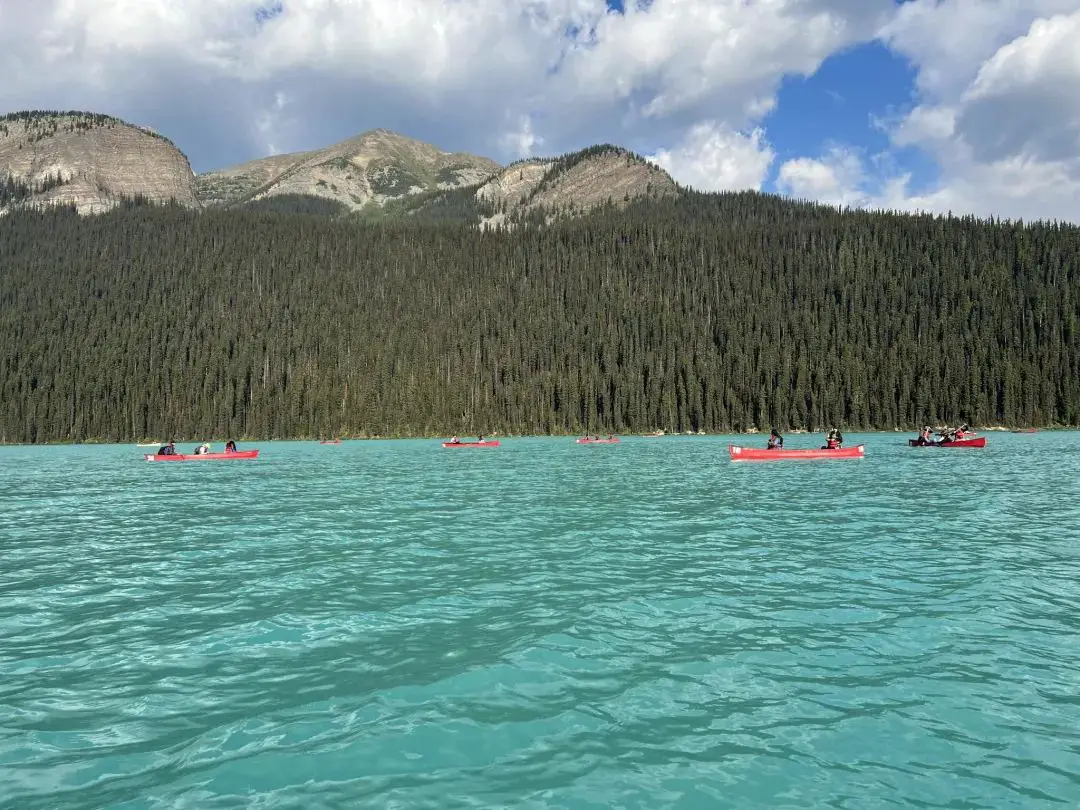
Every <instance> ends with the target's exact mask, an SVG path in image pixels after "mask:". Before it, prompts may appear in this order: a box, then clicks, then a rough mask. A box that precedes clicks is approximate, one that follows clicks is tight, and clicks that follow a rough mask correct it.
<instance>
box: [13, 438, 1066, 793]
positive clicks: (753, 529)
mask: <svg viewBox="0 0 1080 810" xmlns="http://www.w3.org/2000/svg"><path fill="white" fill-rule="evenodd" d="M849 438H850V437H849ZM860 440H865V442H866V444H867V458H866V459H864V460H862V461H856V462H843V463H838V462H836V463H814V462H811V463H797V464H762V465H754V464H731V463H730V462H729V461H728V460H727V457H726V453H725V442H724V440H723V439H722V438H682V437H668V438H664V439H660V440H634V439H627V440H625V441H624V442H623V444H621V445H618V446H611V447H579V446H576V445H574V444H573V443H572V442H571V441H568V440H561V439H560V440H555V439H548V440H540V439H521V440H507V441H506V442H505V443H504V446H503V447H502V448H500V449H499V450H497V451H484V452H472V453H470V452H452V453H451V452H444V451H442V450H441V448H440V447H439V446H438V444H437V443H433V442H420V441H405V442H349V443H345V444H343V445H340V446H333V447H327V446H319V445H313V444H302V443H265V444H263V445H261V446H262V448H263V455H262V458H260V459H259V460H258V461H256V462H251V463H246V462H245V463H235V464H219V465H211V464H207V465H151V464H145V463H143V462H140V461H138V459H139V458H140V455H139V453H138V452H137V451H136V449H135V448H131V447H68V448H56V447H49V448H3V449H0V553H2V559H3V561H4V562H3V565H2V566H0V638H2V639H3V644H2V645H0V806H12V807H19V808H20V809H21V808H28V809H30V810H33V809H34V808H53V807H64V808H99V807H105V806H108V807H122V808H159V807H161V808H165V807H168V808H183V807H192V808H215V807H222V808H225V807H229V808H232V807H237V806H244V807H253V808H293V807H297V808H300V807H302V808H318V807H327V808H331V807H335V808H336V807H342V806H363V805H367V804H374V805H377V806H379V807H386V808H405V807H408V808H425V807H431V808H447V807H485V808H486V807H493V806H514V807H522V808H590V807H597V808H600V807H603V808H608V807H615V806H618V807H626V808H637V807H640V808H657V807H678V808H696V807H707V808H721V807H731V808H743V807H758V806H761V807H765V806H767V807H791V808H806V807H818V806H830V807H842V808H865V807H873V806H886V805H888V806H900V807H935V808H936V807H940V808H945V807H954V808H959V807H993V808H1007V807H1018V808H1019V807H1023V808H1030V807H1036V806H1048V807H1050V806H1055V807H1056V806H1061V805H1065V806H1076V805H1077V804H1078V803H1080V699H1078V698H1077V697H1076V696H1077V694H1080V645H1077V644H1076V641H1075V639H1076V638H1077V632H1078V629H1080V628H1078V622H1080V618H1078V617H1080V586H1078V585H1077V583H1078V582H1080V546H1078V540H1080V532H1078V531H1077V530H1076V528H1075V527H1076V526H1078V525H1080V484H1078V483H1077V482H1078V481H1080V477H1078V473H1080V435H1077V434H1073V433H1047V434H1037V435H1035V436H1022V437H1021V436H1011V435H992V436H991V441H990V446H989V447H988V448H986V450H985V451H983V452H952V453H951V452H946V451H933V450H929V451H927V450H911V449H909V448H907V447H905V446H904V443H903V441H902V439H900V438H898V437H895V436H888V435H871V436H866V437H860ZM808 441H811V440H808ZM795 442H796V437H793V439H792V443H793V444H794V443H795Z"/></svg>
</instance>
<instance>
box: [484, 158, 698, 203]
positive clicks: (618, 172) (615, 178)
mask: <svg viewBox="0 0 1080 810" xmlns="http://www.w3.org/2000/svg"><path fill="white" fill-rule="evenodd" d="M679 193H680V192H679V187H678V186H677V185H676V183H675V181H674V180H672V179H671V175H669V174H668V173H667V172H665V171H664V170H663V169H661V168H660V167H659V166H656V165H654V164H652V163H649V162H648V161H647V160H645V159H644V158H642V157H641V156H640V155H635V154H634V153H632V152H629V151H627V150H625V149H622V148H621V147H618V146H612V145H611V144H603V145H600V146H593V147H590V148H588V149H583V150H581V151H579V152H573V153H571V154H569V155H564V156H563V157H561V158H556V159H553V160H542V159H530V160H522V161H518V162H517V163H514V164H511V165H510V166H508V167H507V168H505V169H503V170H502V171H501V172H499V173H498V174H497V175H495V176H494V177H492V178H491V179H490V180H488V181H487V182H486V183H484V184H483V185H482V186H481V187H480V188H479V189H478V190H477V192H476V196H477V198H478V199H479V200H482V201H484V202H487V203H489V204H490V205H492V206H493V207H494V208H495V209H496V210H497V211H498V212H500V214H501V215H502V216H504V217H505V216H509V217H511V218H512V219H513V218H517V219H520V218H522V217H524V216H527V215H529V214H530V213H533V212H537V211H545V212H557V211H564V212H566V211H572V212H575V213H584V212H586V211H590V210H592V209H594V208H596V207H597V206H600V205H604V204H606V203H612V204H615V205H620V204H623V203H626V202H629V201H630V200H636V199H639V198H641V197H650V198H654V199H655V198H661V197H671V196H676V195H677V194H679ZM492 219H493V220H495V221H498V219H499V214H497V215H496V216H495V217H493V218H492Z"/></svg>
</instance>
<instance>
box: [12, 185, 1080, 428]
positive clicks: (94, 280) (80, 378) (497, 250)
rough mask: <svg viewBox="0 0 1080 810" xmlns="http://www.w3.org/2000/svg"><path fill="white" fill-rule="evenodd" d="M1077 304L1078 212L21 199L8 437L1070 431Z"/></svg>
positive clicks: (706, 203)
mask: <svg viewBox="0 0 1080 810" xmlns="http://www.w3.org/2000/svg"><path fill="white" fill-rule="evenodd" d="M15 193H18V192H17V190H16V191H15ZM1078 307H1080V230H1078V229H1076V228H1072V227H1065V226H1061V227H1058V226H1051V225H1032V226H1019V225H998V224H991V223H983V222H978V221H975V220H972V219H948V218H933V217H910V216H902V215H890V214H881V213H861V212H838V211H835V210H833V209H830V208H825V207H817V206H811V205H804V204H797V203H792V202H790V201H786V200H783V199H780V198H776V197H769V196H762V195H758V194H724V195H696V194H690V195H687V196H685V197H683V198H680V199H670V200H663V201H655V200H654V201H647V202H641V203H637V204H632V205H630V206H629V207H627V208H623V209H622V210H615V209H613V208H606V209H603V210H600V211H598V212H596V213H594V214H592V215H590V216H587V217H583V218H581V219H577V220H569V221H566V222H562V223H560V224H558V225H555V226H552V227H547V228H533V227H520V228H517V229H515V230H512V231H509V232H503V231H486V232H485V231H480V230H478V229H475V228H466V227H464V226H462V225H460V224H438V223H437V222H435V223H432V222H428V223H427V224H421V223H413V224H410V223H403V222H383V223H366V224H358V223H356V222H350V221H342V220H338V219H331V218H327V217H323V216H314V215H304V214H299V213H291V214H285V213H277V212H273V211H258V210H245V209H236V210H224V211H206V212H202V213H199V212H194V211H190V210H186V209H184V208H181V207H179V206H168V207H150V206H146V205H128V206H126V207H123V208H121V209H118V210H116V211H113V212H111V213H109V214H106V215H102V216H98V217H91V218H79V217H77V216H76V215H75V214H74V213H72V212H70V211H68V210H53V211H46V212H30V211H19V212H15V213H13V214H10V215H8V216H6V217H3V218H0V440H4V441H9V442H10V441H36V442H41V441H49V440H67V439H75V440H82V439H88V438H100V439H110V440H132V439H135V438H140V437H149V436H153V437H160V438H168V437H170V436H172V437H176V438H177V439H181V438H186V437H218V438H221V437H226V436H233V437H236V438H241V437H251V438H257V437H267V438H268V437H314V436H327V435H336V434H351V435H358V434H365V433H366V434H381V435H392V434H413V435H417V434H448V433H459V434H470V433H471V434H475V433H477V432H483V433H488V434H490V433H494V432H504V433H547V432H560V431H583V430H590V431H617V432H629V431H641V430H648V429H654V428H664V429H667V430H669V431H683V430H699V429H702V430H706V431H720V430H744V429H748V428H752V427H758V428H764V429H767V428H769V427H772V426H777V427H780V428H790V427H806V428H810V429H822V428H824V427H825V426H828V425H839V426H841V427H844V428H848V429H857V428H864V427H873V428H892V427H897V426H899V427H914V426H916V425H920V424H922V423H937V422H950V423H956V422H958V421H960V420H967V421H970V422H972V423H973V424H980V425H987V424H992V423H1002V424H1013V425H1019V424H1037V425H1044V424H1050V423H1067V424H1076V423H1077V422H1078V420H1080V339H1078V338H1080V324H1078V318H1080V313H1078Z"/></svg>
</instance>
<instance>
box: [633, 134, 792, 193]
mask: <svg viewBox="0 0 1080 810" xmlns="http://www.w3.org/2000/svg"><path fill="white" fill-rule="evenodd" d="M773 157H774V153H773V150H772V148H771V147H769V145H768V144H767V143H766V142H765V133H764V132H763V131H762V130H761V129H760V128H759V129H755V130H754V131H753V132H752V133H750V134H749V135H744V134H742V133H740V132H735V131H734V130H732V129H731V128H730V127H727V126H725V125H723V124H717V123H716V122H712V121H709V122H705V123H701V124H698V125H696V126H694V127H693V128H692V129H691V130H690V131H689V133H687V135H686V137H685V138H684V139H683V141H682V142H681V143H680V144H679V145H678V146H677V147H676V148H674V149H672V150H667V149H660V150H658V151H657V152H656V154H655V155H653V156H651V157H650V160H652V162H654V163H655V164H657V165H658V166H660V167H661V168H662V169H664V170H665V171H667V173H668V174H670V175H671V176H672V177H676V178H678V179H679V181H680V182H681V183H683V184H684V185H687V186H690V187H691V188H695V189H698V190H699V191H742V190H745V189H753V190H758V189H760V188H761V185H762V183H763V182H764V180H765V176H766V174H767V173H768V171H769V166H770V165H772V162H773Z"/></svg>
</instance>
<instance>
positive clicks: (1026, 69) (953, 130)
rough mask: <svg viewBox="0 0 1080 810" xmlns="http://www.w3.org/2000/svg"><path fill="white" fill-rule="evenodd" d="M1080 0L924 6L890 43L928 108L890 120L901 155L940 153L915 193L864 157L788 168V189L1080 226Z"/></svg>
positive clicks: (912, 10) (886, 167) (838, 156)
mask: <svg viewBox="0 0 1080 810" xmlns="http://www.w3.org/2000/svg"><path fill="white" fill-rule="evenodd" d="M1077 5H1078V4H1077V0H1067V2H1061V0H1025V2H1019V0H1008V1H1007V0H1001V2H995V3H988V2H985V0H933V1H932V0H913V2H909V3H906V4H904V5H902V6H900V8H899V10H898V12H897V15H896V17H895V18H894V19H893V20H892V21H890V23H889V24H887V25H886V26H885V27H884V28H883V29H882V37H883V38H884V39H885V40H886V41H887V42H888V43H889V44H890V45H891V46H892V47H894V48H896V49H897V50H899V51H900V52H902V53H904V54H905V55H906V56H907V57H908V58H910V59H911V60H912V62H913V64H914V65H915V67H916V69H917V71H918V73H917V87H918V94H919V95H918V103H917V104H916V105H915V106H914V107H913V108H912V109H911V110H910V111H908V112H907V113H906V114H905V115H902V116H900V117H899V118H897V119H896V120H893V121H889V122H883V123H882V126H883V127H884V128H885V129H886V131H887V132H888V133H889V135H890V137H891V142H892V145H893V146H894V147H895V148H916V149H919V150H921V151H922V152H924V153H925V154H926V155H928V156H930V157H931V158H932V159H933V160H934V161H935V163H936V164H937V166H938V167H939V170H940V176H939V177H938V178H937V179H936V181H935V182H933V183H932V184H931V185H930V186H929V187H925V188H922V187H919V188H916V187H915V186H914V184H913V182H912V178H911V176H910V174H907V173H904V172H900V171H897V170H896V169H895V166H894V165H893V164H892V163H891V162H890V161H888V160H886V159H882V158H883V157H884V156H878V159H876V160H872V161H867V160H865V159H863V158H862V157H861V156H860V155H859V154H857V153H856V152H855V151H854V150H850V149H848V150H845V149H839V150H834V151H832V152H830V153H828V154H825V155H818V156H813V157H804V158H800V159H796V160H792V161H788V162H787V163H785V164H784V165H783V166H782V167H781V168H780V170H779V174H778V186H779V187H780V188H781V189H782V190H784V191H786V192H787V193H791V194H795V195H798V196H805V197H810V198H813V199H817V200H821V201H823V202H830V203H835V204H840V205H856V206H866V207H874V208H889V209H904V210H916V211H933V212H938V213H945V212H952V213H956V214H976V215H980V216H1004V217H1010V218H1019V219H1028V220H1030V219H1064V220H1069V221H1073V222H1080V95H1078V94H1077V93H1076V88H1077V87H1080V8H1078V7H1077Z"/></svg>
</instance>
